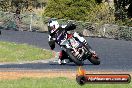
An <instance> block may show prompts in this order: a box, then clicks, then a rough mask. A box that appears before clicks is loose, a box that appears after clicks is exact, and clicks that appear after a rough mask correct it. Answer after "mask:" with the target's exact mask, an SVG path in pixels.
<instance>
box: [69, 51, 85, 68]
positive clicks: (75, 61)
mask: <svg viewBox="0 0 132 88" xmlns="http://www.w3.org/2000/svg"><path fill="white" fill-rule="evenodd" d="M66 52H67V54H68V56H69V57H70V58H71V60H72V61H73V62H74V63H75V64H76V65H79V66H82V65H83V64H84V63H83V61H81V60H78V59H77V58H76V57H75V56H74V55H73V54H72V53H71V50H70V49H67V50H66Z"/></svg>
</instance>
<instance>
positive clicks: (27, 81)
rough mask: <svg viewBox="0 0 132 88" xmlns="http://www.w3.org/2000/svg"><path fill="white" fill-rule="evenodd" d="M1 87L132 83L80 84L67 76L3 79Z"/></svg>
mask: <svg viewBox="0 0 132 88" xmlns="http://www.w3.org/2000/svg"><path fill="white" fill-rule="evenodd" d="M0 88H132V84H131V83H130V84H85V85H83V86H80V85H78V84H77V82H76V80H73V79H67V78H63V77H60V78H41V79H33V78H23V79H17V80H1V81H0Z"/></svg>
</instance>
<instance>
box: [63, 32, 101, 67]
mask: <svg viewBox="0 0 132 88" xmlns="http://www.w3.org/2000/svg"><path fill="white" fill-rule="evenodd" d="M60 47H61V48H62V49H63V50H64V51H65V52H66V54H67V55H68V59H69V60H70V62H74V63H75V64H76V65H79V66H81V65H83V64H84V60H86V59H88V60H89V61H90V62H91V63H92V64H94V65H99V64H100V60H99V57H98V56H97V55H96V53H93V52H91V50H90V49H89V46H88V43H87V42H86V39H84V38H83V37H82V36H80V35H79V34H78V33H77V32H74V33H73V34H67V38H66V39H65V40H63V41H62V42H61V43H60Z"/></svg>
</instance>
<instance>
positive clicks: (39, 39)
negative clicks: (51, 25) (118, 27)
mask: <svg viewBox="0 0 132 88" xmlns="http://www.w3.org/2000/svg"><path fill="white" fill-rule="evenodd" d="M86 39H87V42H88V43H89V44H90V45H91V47H92V48H93V49H94V50H95V51H96V53H97V54H98V55H99V57H100V58H101V59H100V60H101V64H100V65H92V64H91V63H90V62H89V61H85V65H84V68H85V69H87V70H120V71H131V70H132V41H124V40H113V39H103V38H86ZM0 41H10V42H16V43H27V44H30V45H34V46H37V47H41V48H45V49H49V48H50V47H49V46H48V35H47V34H46V33H37V32H27V31H24V32H21V31H11V30H2V35H0ZM59 50H60V48H59V46H56V49H55V51H59ZM0 69H19V70H21V69H22V70H23V69H25V70H38V69H39V70H45V69H48V70H56V69H58V70H66V69H68V70H76V69H77V66H76V65H75V64H74V63H68V64H66V65H61V66H60V65H58V64H57V63H56V62H52V61H49V63H41V62H40V63H25V64H1V65H0Z"/></svg>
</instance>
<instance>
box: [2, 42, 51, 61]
mask: <svg viewBox="0 0 132 88" xmlns="http://www.w3.org/2000/svg"><path fill="white" fill-rule="evenodd" d="M52 57H53V54H52V52H51V51H48V50H44V49H41V48H37V47H35V46H30V45H27V44H16V43H10V42H0V62H17V61H33V60H40V59H41V60H42V59H49V58H52Z"/></svg>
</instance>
